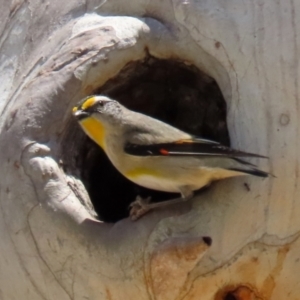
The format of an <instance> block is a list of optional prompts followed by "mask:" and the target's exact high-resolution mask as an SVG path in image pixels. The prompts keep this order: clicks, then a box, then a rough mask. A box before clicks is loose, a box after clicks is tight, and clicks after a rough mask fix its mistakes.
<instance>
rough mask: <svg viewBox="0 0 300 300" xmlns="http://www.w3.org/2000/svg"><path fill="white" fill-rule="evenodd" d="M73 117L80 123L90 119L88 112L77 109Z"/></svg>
mask: <svg viewBox="0 0 300 300" xmlns="http://www.w3.org/2000/svg"><path fill="white" fill-rule="evenodd" d="M73 116H74V117H75V118H76V119H77V120H78V121H80V120H82V119H85V118H87V117H89V116H90V114H89V113H88V112H86V111H84V110H77V109H76V110H75V109H73Z"/></svg>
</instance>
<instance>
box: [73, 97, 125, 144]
mask: <svg viewBox="0 0 300 300" xmlns="http://www.w3.org/2000/svg"><path fill="white" fill-rule="evenodd" d="M124 109H125V107H124V106H122V105H121V104H120V103H119V102H117V101H115V100H112V99H110V98H108V97H105V96H100V95H99V96H89V97H86V98H84V99H83V100H81V101H80V102H79V103H78V104H77V105H76V106H75V107H74V108H73V115H74V116H75V118H76V119H77V120H78V122H79V124H80V125H81V127H82V129H83V130H84V132H85V133H86V134H87V135H88V136H89V137H90V138H91V139H92V140H94V141H95V142H96V143H97V144H98V145H100V146H101V147H102V148H103V149H105V136H106V135H107V132H108V131H110V132H111V131H114V130H115V129H116V128H117V127H118V126H120V125H121V124H122V111H123V110H124Z"/></svg>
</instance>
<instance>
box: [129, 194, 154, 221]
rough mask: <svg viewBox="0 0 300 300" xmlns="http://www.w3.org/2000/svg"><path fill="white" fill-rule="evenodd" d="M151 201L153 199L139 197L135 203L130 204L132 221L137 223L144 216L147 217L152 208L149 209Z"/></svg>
mask: <svg viewBox="0 0 300 300" xmlns="http://www.w3.org/2000/svg"><path fill="white" fill-rule="evenodd" d="M150 200H151V197H147V198H142V197H141V196H137V197H136V198H135V201H134V202H132V203H130V205H129V208H130V213H129V215H130V219H131V220H132V221H136V220H137V219H139V218H140V217H142V216H143V215H145V214H146V213H147V212H148V211H149V210H151V208H150V207H149V205H148V204H149V202H150Z"/></svg>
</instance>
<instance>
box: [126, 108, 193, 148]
mask: <svg viewBox="0 0 300 300" xmlns="http://www.w3.org/2000/svg"><path fill="white" fill-rule="evenodd" d="M190 138H192V136H191V135H190V134H188V133H185V132H184V131H181V130H179V129H177V128H175V127H173V126H171V125H168V124H166V123H163V122H161V121H159V120H156V119H154V118H151V117H148V116H146V115H142V114H139V113H135V114H134V118H133V120H132V122H131V124H130V126H128V130H127V132H126V142H127V143H130V144H137V145H151V144H160V143H168V142H175V141H178V140H182V139H190Z"/></svg>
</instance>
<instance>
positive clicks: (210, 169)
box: [72, 95, 269, 221]
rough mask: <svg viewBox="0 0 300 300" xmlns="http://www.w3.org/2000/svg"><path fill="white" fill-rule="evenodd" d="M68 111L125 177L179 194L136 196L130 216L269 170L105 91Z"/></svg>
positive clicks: (247, 154) (253, 155) (82, 101)
mask: <svg viewBox="0 0 300 300" xmlns="http://www.w3.org/2000/svg"><path fill="white" fill-rule="evenodd" d="M72 113H73V115H74V117H75V118H76V119H77V121H78V122H79V124H80V126H81V128H82V129H83V131H84V132H85V133H86V134H87V136H89V137H90V138H91V139H92V140H93V141H94V142H96V143H97V144H98V145H99V146H100V147H101V148H102V149H103V150H104V152H105V153H106V155H107V156H108V158H109V160H110V161H111V163H112V164H113V165H114V167H115V168H116V169H117V170H118V171H119V172H120V173H121V174H122V175H123V176H124V177H126V178H127V179H129V180H130V181H132V182H134V183H136V184H138V185H140V186H143V187H146V188H149V189H153V190H158V191H164V192H170V193H179V194H180V195H181V196H180V197H178V198H176V199H171V200H166V201H163V202H158V203H153V202H151V201H150V200H151V199H150V198H149V197H148V198H145V199H143V198H141V197H140V196H137V198H136V199H135V201H133V202H132V203H131V205H130V218H131V219H132V220H133V221H135V220H137V219H139V218H140V217H141V216H143V215H144V214H146V213H147V212H148V211H150V210H153V209H156V208H158V207H164V206H166V205H170V204H175V203H179V202H182V201H186V200H189V199H191V198H192V197H193V195H194V192H195V191H196V190H199V189H201V188H203V187H205V186H208V185H210V184H211V183H212V182H213V181H216V180H221V179H225V178H230V177H235V176H242V175H254V176H259V177H268V175H269V173H267V172H264V171H261V170H259V169H258V168H257V167H256V166H255V165H254V164H251V163H249V162H247V161H245V160H243V159H242V158H244V157H256V158H266V156H262V155H258V154H253V153H248V152H243V151H239V150H235V149H232V148H230V147H227V146H224V145H222V144H220V143H218V142H216V141H212V140H208V139H204V138H201V137H198V136H194V135H191V134H188V133H186V132H184V131H182V130H179V129H177V128H175V127H173V126H171V125H169V124H166V123H164V122H162V121H160V120H157V119H155V118H152V117H150V116H147V115H145V114H142V113H139V112H135V111H132V110H130V109H128V108H126V107H125V106H123V105H122V104H121V103H119V102H118V101H117V100H114V99H111V98H109V97H107V96H104V95H91V96H88V97H86V98H84V99H82V100H81V101H80V102H79V103H78V104H77V105H76V106H74V107H73V110H72Z"/></svg>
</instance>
